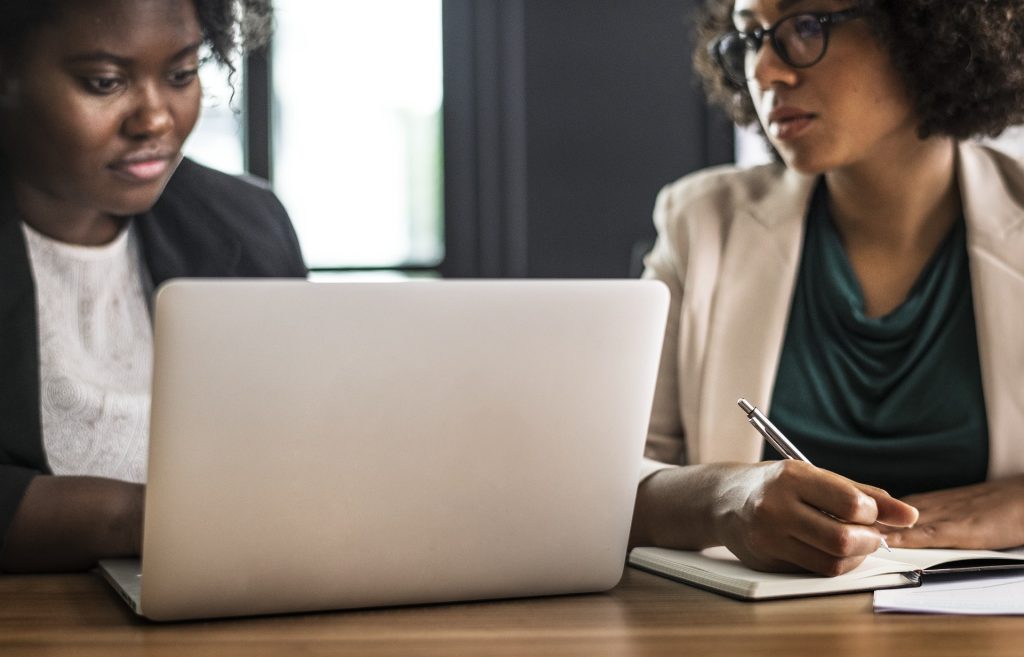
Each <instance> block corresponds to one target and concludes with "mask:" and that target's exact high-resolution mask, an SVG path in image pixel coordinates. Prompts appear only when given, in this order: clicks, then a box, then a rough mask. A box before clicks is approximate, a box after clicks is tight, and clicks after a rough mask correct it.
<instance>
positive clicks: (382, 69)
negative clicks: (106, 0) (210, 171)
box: [185, 0, 444, 270]
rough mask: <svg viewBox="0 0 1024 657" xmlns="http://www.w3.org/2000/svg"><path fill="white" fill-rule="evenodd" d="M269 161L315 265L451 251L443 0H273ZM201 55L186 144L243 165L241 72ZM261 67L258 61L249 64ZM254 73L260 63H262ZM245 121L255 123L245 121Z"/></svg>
mask: <svg viewBox="0 0 1024 657" xmlns="http://www.w3.org/2000/svg"><path fill="white" fill-rule="evenodd" d="M275 16H276V24H277V28H276V30H275V33H274V42H273V45H272V63H271V75H270V77H271V78H272V87H271V99H272V100H271V103H272V105H271V116H272V119H271V120H272V125H270V126H250V130H251V129H252V128H253V127H255V128H256V129H257V130H256V132H257V133H262V134H265V135H267V137H268V138H269V140H270V145H271V152H272V154H271V162H272V165H271V167H272V168H271V169H270V170H269V171H264V172H262V173H263V175H268V174H269V177H270V178H271V181H272V183H273V186H274V191H275V192H276V193H277V194H278V196H279V197H280V198H281V200H282V202H283V203H284V205H285V207H286V208H288V211H289V213H290V215H291V218H292V222H293V223H294V225H295V228H296V231H297V232H298V235H299V240H300V242H301V243H302V250H303V253H304V255H305V257H306V262H307V264H308V265H309V266H310V268H312V269H322V270H349V269H371V270H372V269H402V268H406V267H409V268H431V267H436V266H437V265H439V264H440V263H441V261H442V259H443V257H444V227H443V221H444V219H443V217H444V194H443V166H444V163H443V155H442V152H443V146H442V132H441V125H442V114H441V112H442V96H443V93H442V53H441V37H442V32H441V0H378V1H377V2H373V3H367V2H361V1H360V2H357V1H355V0H336V1H333V2H330V3H325V2H320V1H318V0H277V2H276V3H275ZM238 69H239V72H238V73H237V74H236V75H235V76H234V81H233V82H234V94H235V95H234V98H233V99H232V89H231V86H230V85H229V84H228V79H227V73H226V72H225V71H223V70H221V69H220V68H219V67H218V66H217V65H216V64H215V63H213V62H210V63H208V64H207V65H206V66H204V67H203V69H202V72H201V76H202V81H203V96H204V101H203V113H202V116H201V118H200V121H199V123H198V124H197V126H196V129H195V131H194V132H193V134H192V137H191V138H190V140H189V142H188V144H187V145H186V149H185V152H186V154H187V155H188V156H189V157H191V158H193V159H195V160H197V161H199V162H201V163H203V164H206V165H207V166H211V167H214V168H216V169H220V170H222V171H226V172H228V173H242V172H243V171H245V170H247V169H248V167H247V166H246V163H245V137H244V135H245V134H246V129H245V125H244V122H245V120H246V117H245V116H244V112H243V111H242V110H243V108H245V100H244V95H243V88H242V87H243V84H250V85H251V87H252V88H253V89H266V85H267V80H265V79H256V78H254V79H252V80H243V75H242V67H241V65H239V66H238ZM255 70H256V71H262V70H263V69H262V68H257V69H255ZM254 75H260V73H255V74H254ZM249 134H252V132H250V133H249Z"/></svg>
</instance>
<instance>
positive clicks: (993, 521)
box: [886, 476, 1024, 550]
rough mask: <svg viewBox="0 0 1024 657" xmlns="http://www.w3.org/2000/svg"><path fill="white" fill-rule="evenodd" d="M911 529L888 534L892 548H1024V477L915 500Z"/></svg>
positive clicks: (888, 531)
mask: <svg viewBox="0 0 1024 657" xmlns="http://www.w3.org/2000/svg"><path fill="white" fill-rule="evenodd" d="M905 501H906V502H907V503H908V504H913V505H914V506H915V507H917V509H918V510H919V511H920V512H921V517H920V519H919V520H918V521H917V524H916V525H914V526H913V527H911V528H909V529H898V530H896V529H893V530H886V541H888V543H889V545H891V546H892V547H906V548H962V549H973V550H1001V549H1005V548H1013V547H1019V546H1021V545H1024V476H1017V477H1011V478H1009V479H1000V480H998V481H989V482H985V483H983V484H975V485H973V486H963V487H961V488H950V489H948V490H940V491H935V492H932V493H922V494H919V495H911V496H910V497H907V498H906V499H905Z"/></svg>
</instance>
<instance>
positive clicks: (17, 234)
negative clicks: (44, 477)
mask: <svg viewBox="0 0 1024 657" xmlns="http://www.w3.org/2000/svg"><path fill="white" fill-rule="evenodd" d="M0 281H3V284H2V285H0V327H2V332H0V372H3V376H2V378H0V418H2V421H0V435H2V436H4V440H0V457H2V458H0V461H2V462H4V463H12V464H15V465H21V466H25V467H31V468H36V469H40V470H43V471H46V470H47V465H46V457H45V455H44V454H43V444H42V429H41V428H40V425H41V420H40V416H39V347H38V334H37V333H38V329H37V328H36V297H35V283H34V282H33V280H32V270H31V265H30V264H29V258H28V249H27V247H26V246H25V236H24V234H23V233H22V231H21V222H20V220H19V219H18V216H17V213H16V212H15V210H14V200H13V197H12V194H11V193H10V190H9V189H8V188H7V184H6V181H5V180H4V179H3V176H2V175H0Z"/></svg>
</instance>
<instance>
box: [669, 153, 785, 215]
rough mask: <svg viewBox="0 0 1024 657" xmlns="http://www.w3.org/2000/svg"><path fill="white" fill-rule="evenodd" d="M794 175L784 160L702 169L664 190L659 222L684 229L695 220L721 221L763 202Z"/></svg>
mask: <svg viewBox="0 0 1024 657" xmlns="http://www.w3.org/2000/svg"><path fill="white" fill-rule="evenodd" d="M791 175H794V174H791V173H790V172H788V170H787V169H786V167H785V165H783V164H781V163H772V164H765V165H761V166H756V167H750V168H740V167H736V166H723V167H715V168H711V169H705V170H702V171H698V172H696V173H693V174H690V175H688V176H685V177H684V178H681V179H679V180H677V181H676V182H674V183H672V184H670V185H667V186H666V187H664V188H663V189H662V190H661V193H660V194H659V195H658V201H657V205H656V210H655V221H656V222H657V223H658V224H659V229H662V230H671V229H673V228H674V229H676V230H678V229H683V228H687V227H691V226H690V224H692V223H694V222H701V223H706V222H715V223H721V222H723V221H725V220H728V219H729V218H730V217H732V216H734V215H735V214H736V212H737V211H740V210H743V209H750V208H756V207H758V206H760V205H761V204H763V203H764V202H765V201H766V200H768V199H770V198H771V197H772V195H774V194H777V193H778V191H779V190H780V189H781V188H782V187H783V186H782V185H781V183H782V182H783V181H784V180H785V179H786V178H787V177H788V176H791Z"/></svg>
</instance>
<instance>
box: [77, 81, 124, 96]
mask: <svg viewBox="0 0 1024 657" xmlns="http://www.w3.org/2000/svg"><path fill="white" fill-rule="evenodd" d="M85 86H86V87H87V88H88V89H89V91H92V92H93V93H98V94H111V93H114V92H115V91H117V90H118V89H120V88H121V79H120V78H111V77H89V78H85Z"/></svg>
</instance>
